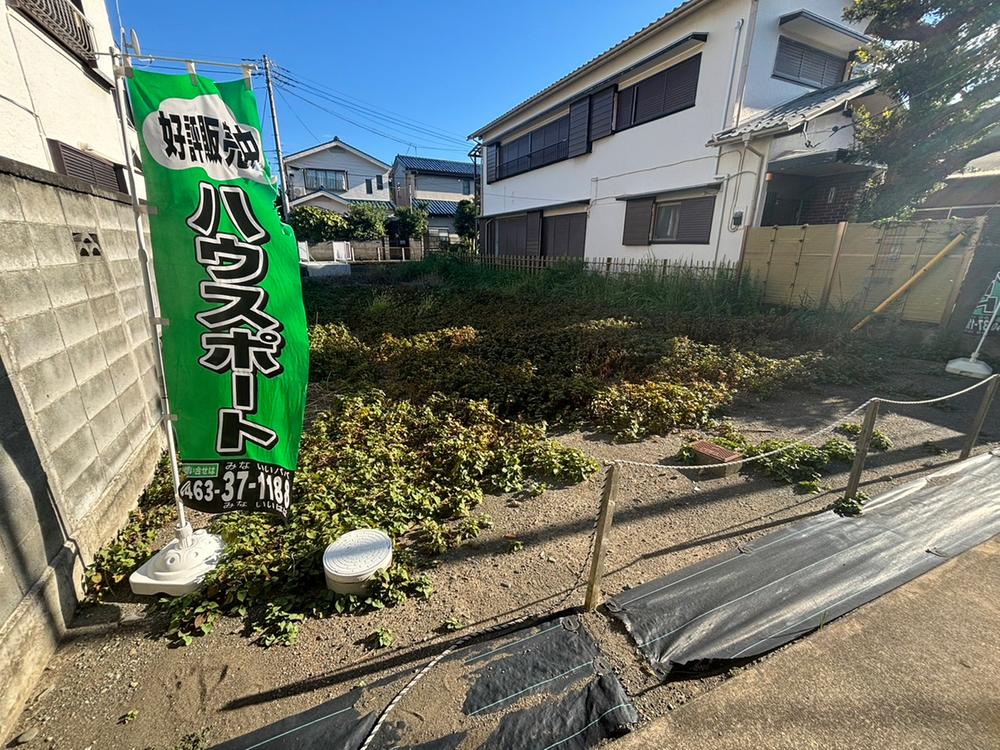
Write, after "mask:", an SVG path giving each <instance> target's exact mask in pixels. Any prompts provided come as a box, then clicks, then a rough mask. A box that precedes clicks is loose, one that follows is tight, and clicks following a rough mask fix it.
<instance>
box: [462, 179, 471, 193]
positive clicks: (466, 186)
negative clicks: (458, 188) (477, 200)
mask: <svg viewBox="0 0 1000 750" xmlns="http://www.w3.org/2000/svg"><path fill="white" fill-rule="evenodd" d="M462 195H472V180H462Z"/></svg>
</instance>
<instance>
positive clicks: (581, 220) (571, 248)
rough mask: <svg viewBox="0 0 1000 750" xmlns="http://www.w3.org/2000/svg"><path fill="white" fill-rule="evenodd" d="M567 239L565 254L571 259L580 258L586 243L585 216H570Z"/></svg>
mask: <svg viewBox="0 0 1000 750" xmlns="http://www.w3.org/2000/svg"><path fill="white" fill-rule="evenodd" d="M567 218H568V219H569V239H568V241H567V243H566V245H567V247H566V254H567V255H569V256H570V257H573V258H582V257H583V253H584V248H585V245H586V242H587V214H585V213H579V214H570V215H569V216H568V217H567Z"/></svg>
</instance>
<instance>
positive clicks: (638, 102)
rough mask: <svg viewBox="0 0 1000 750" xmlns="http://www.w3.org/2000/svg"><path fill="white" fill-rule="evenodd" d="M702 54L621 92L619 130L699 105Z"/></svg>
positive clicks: (617, 125) (616, 127) (616, 126)
mask: <svg viewBox="0 0 1000 750" xmlns="http://www.w3.org/2000/svg"><path fill="white" fill-rule="evenodd" d="M700 70H701V55H695V56H694V57H689V58H688V59H687V60H684V61H682V62H679V63H677V64H676V65H674V66H672V67H669V68H667V69H666V70H661V71H660V72H659V73H656V74H654V75H651V76H649V77H648V78H644V79H643V80H641V81H639V82H638V83H636V84H633V85H632V86H627V87H625V88H623V89H621V90H619V92H618V113H617V117H616V125H615V129H616V130H624V129H625V128H630V127H632V126H633V125H642V124H643V123H645V122H650V121H651V120H656V119H658V118H660V117H666V116H667V115H672V114H674V113H675V112H680V111H681V110H683V109H688V108H689V107H693V106H694V105H695V99H696V98H697V95H698V74H699V72H700Z"/></svg>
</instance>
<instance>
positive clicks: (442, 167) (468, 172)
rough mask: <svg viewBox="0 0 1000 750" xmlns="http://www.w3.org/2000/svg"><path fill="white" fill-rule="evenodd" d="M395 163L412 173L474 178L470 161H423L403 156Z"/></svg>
mask: <svg viewBox="0 0 1000 750" xmlns="http://www.w3.org/2000/svg"><path fill="white" fill-rule="evenodd" d="M396 161H398V162H399V163H400V164H402V165H403V166H404V167H406V168H407V169H411V170H413V171H414V172H434V173H436V174H448V175H455V176H456V177H475V176H476V172H475V167H473V165H472V162H471V161H449V160H447V159H425V158H424V157H422V156H403V155H402V154H400V155H399V156H397V157H396Z"/></svg>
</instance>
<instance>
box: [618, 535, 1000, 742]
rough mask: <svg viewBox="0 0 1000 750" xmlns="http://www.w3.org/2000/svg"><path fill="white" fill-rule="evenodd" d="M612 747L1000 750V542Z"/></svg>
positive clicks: (930, 575) (857, 613) (835, 624)
mask: <svg viewBox="0 0 1000 750" xmlns="http://www.w3.org/2000/svg"><path fill="white" fill-rule="evenodd" d="M612 747H613V748H614V750H640V749H642V750H647V749H649V748H667V747H687V748H692V747H693V748H699V749H704V750H745V749H746V748H761V749H763V748H766V749H768V750H771V749H778V748H782V749H784V748H787V749H788V750H811V749H812V748H816V749H817V750H820V749H822V750H861V749H862V748H864V749H865V750H868V749H870V748H880V749H886V750H894V749H895V748H907V750H910V749H913V750H917V749H919V750H929V749H930V748H935V749H936V748H947V749H948V750H959V749H961V750H998V749H1000V537H996V538H994V539H993V540H991V541H989V542H987V543H985V544H982V545H980V546H979V547H976V548H975V549H972V550H970V551H969V552H966V553H965V554H963V555H961V556H959V557H958V558H956V559H954V560H951V561H949V562H947V563H945V564H944V565H942V566H940V567H938V568H937V569H935V570H933V571H931V572H930V573H927V574H926V575H924V576H922V577H920V578H918V579H916V580H915V581H912V582H910V583H908V584H906V585H905V586H903V587H901V588H899V589H897V590H895V591H893V592H890V593H889V594H887V595H885V596H883V597H882V598H880V599H878V600H876V601H874V602H872V603H871V604H868V605H866V606H864V607H862V608H860V609H858V610H856V611H855V612H852V613H850V614H848V615H846V616H845V617H843V618H841V619H840V620H838V621H836V622H833V623H831V624H830V625H828V626H826V627H825V628H823V629H821V630H820V631H818V632H816V633H814V634H812V635H810V636H808V637H806V638H804V639H803V640H801V641H799V642H798V643H795V644H792V645H791V646H789V647H788V648H786V649H785V650H784V651H782V652H780V653H777V654H774V655H773V656H771V657H770V658H768V659H765V660H764V661H763V662H761V663H760V664H758V665H756V666H753V667H750V668H748V669H747V670H745V671H744V672H742V673H740V674H738V675H737V676H735V677H733V678H732V679H730V680H728V681H726V682H725V683H723V684H722V685H720V686H719V687H718V688H716V689H715V690H712V691H711V692H709V693H706V694H704V695H702V696H700V697H698V698H696V699H695V700H693V701H692V702H690V703H688V704H686V705H684V706H682V707H681V708H679V709H677V710H675V711H673V712H672V713H671V714H669V715H668V716H665V717H662V718H660V719H657V720H655V721H653V722H652V723H650V724H649V725H647V726H644V727H640V729H639V730H637V731H636V732H633V733H632V734H630V735H628V736H627V737H625V738H624V739H622V740H619V741H618V742H615V743H613V744H612Z"/></svg>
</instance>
